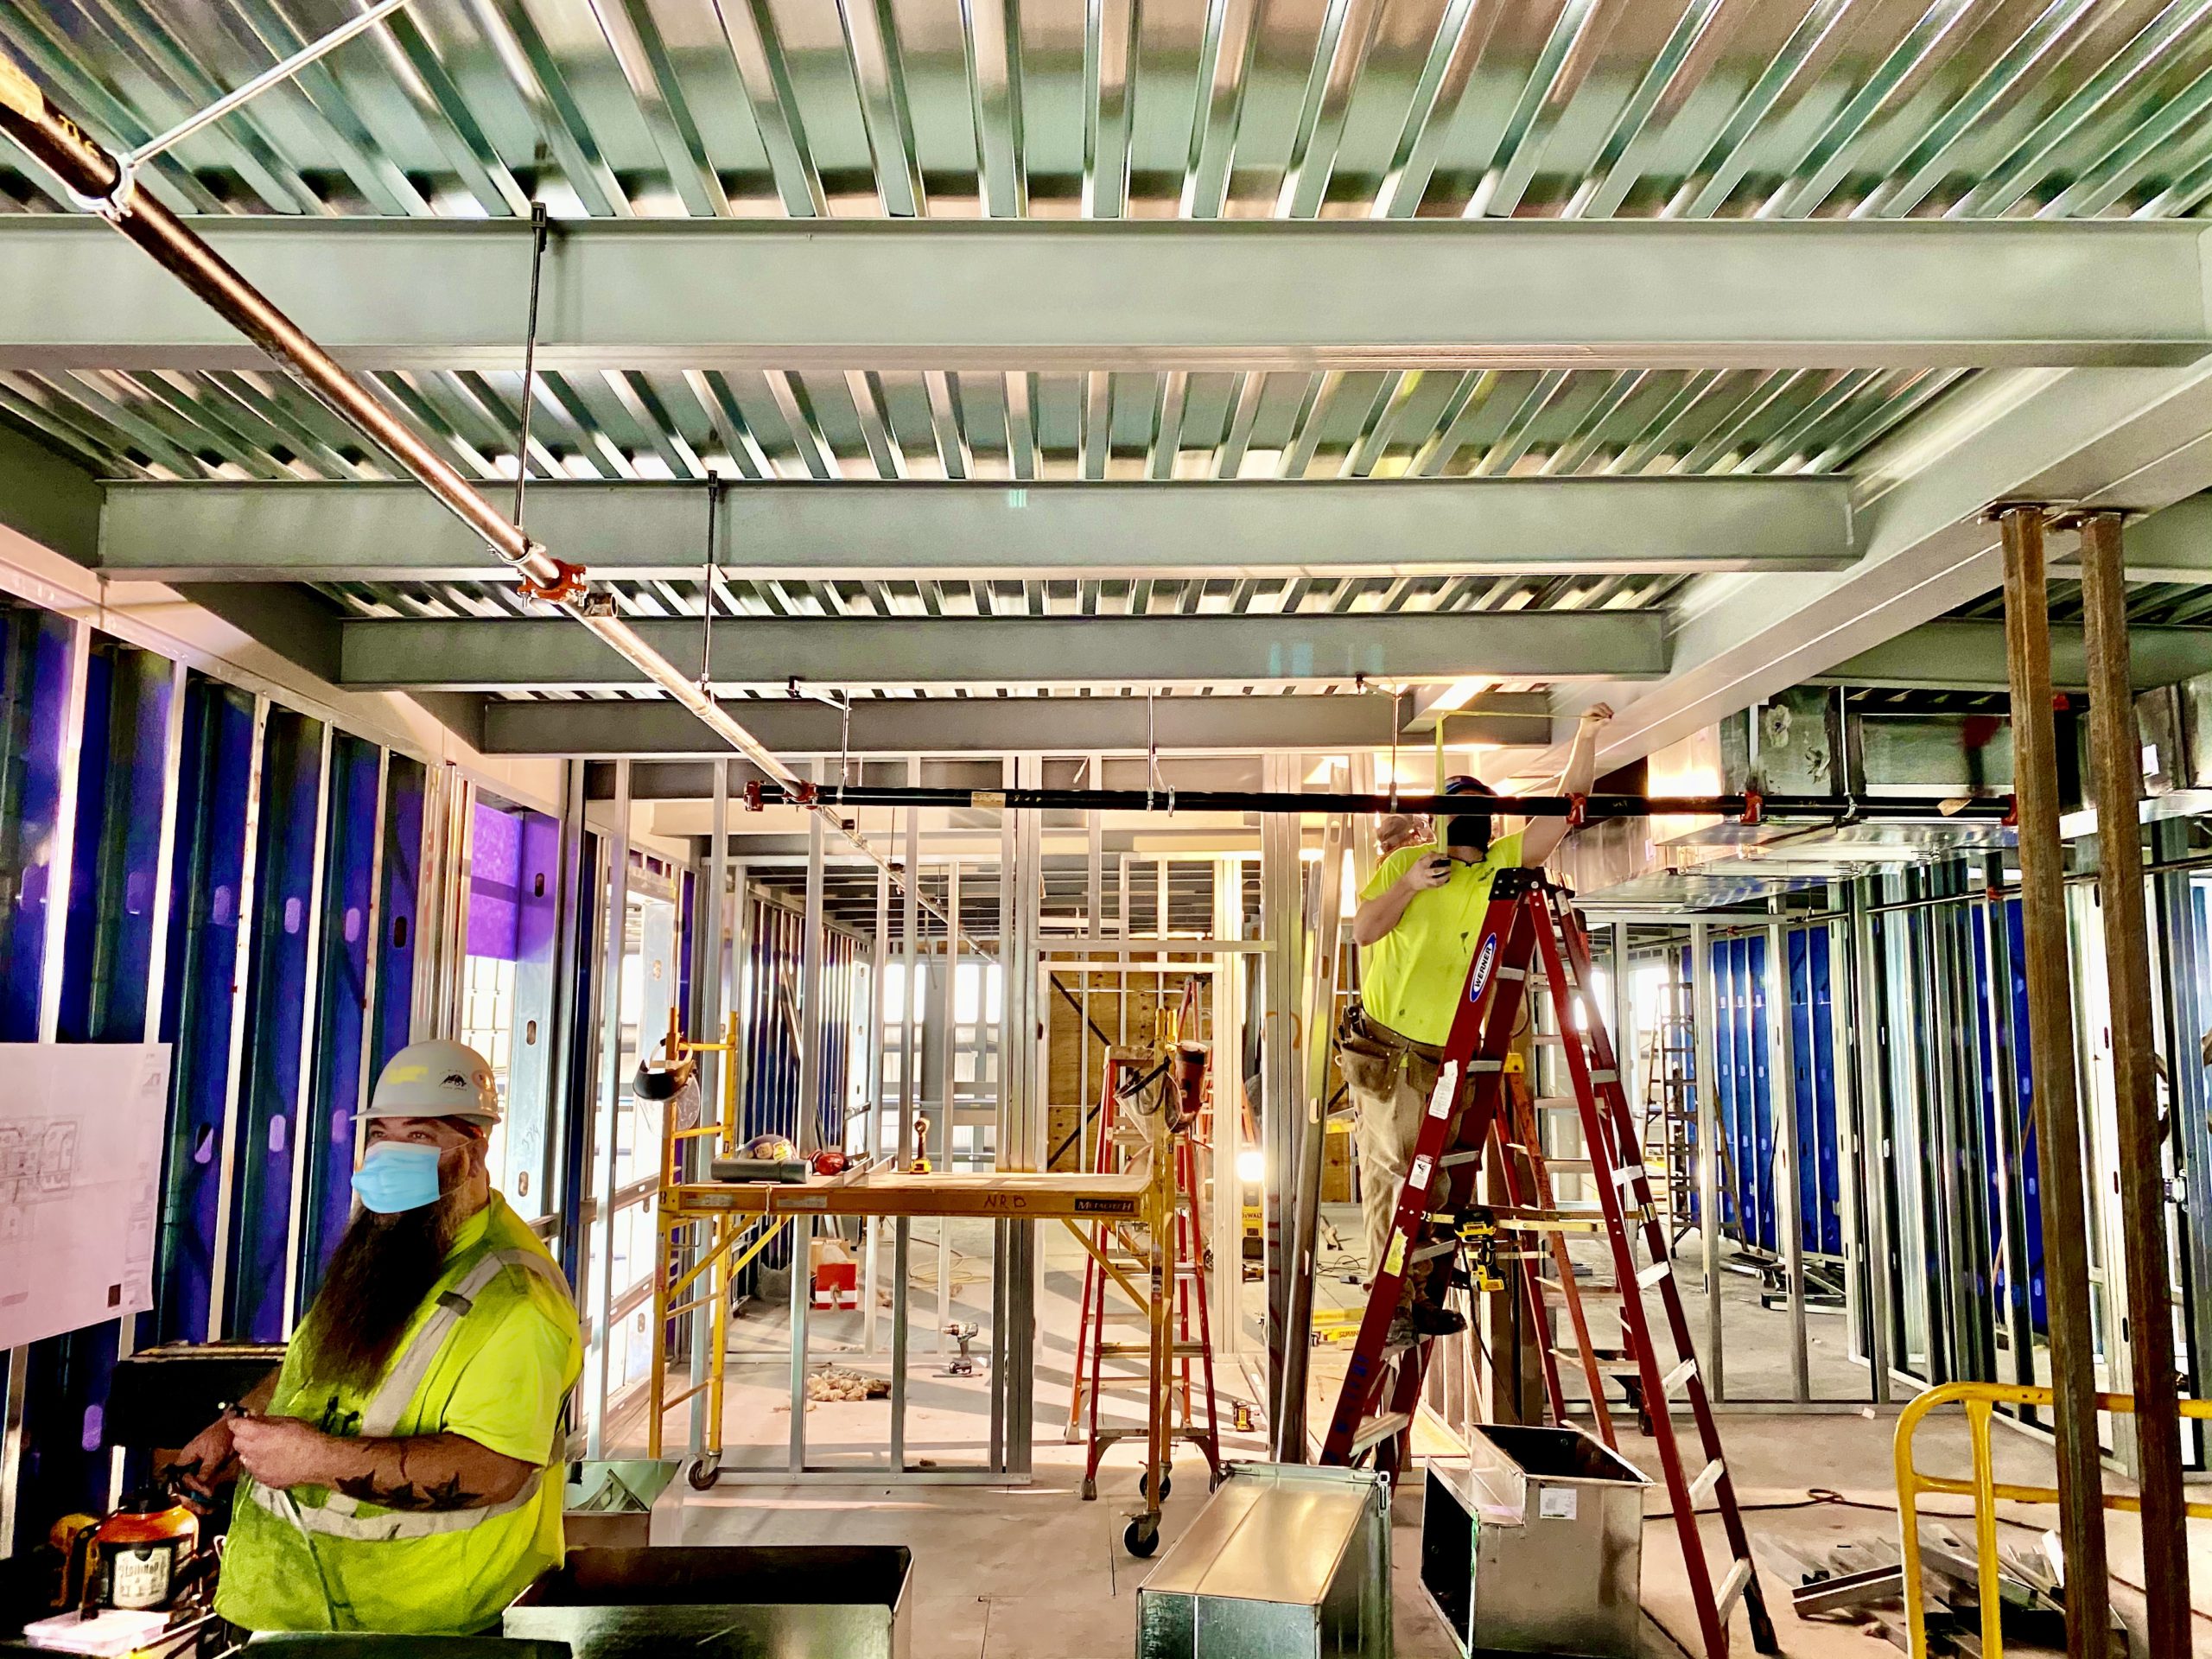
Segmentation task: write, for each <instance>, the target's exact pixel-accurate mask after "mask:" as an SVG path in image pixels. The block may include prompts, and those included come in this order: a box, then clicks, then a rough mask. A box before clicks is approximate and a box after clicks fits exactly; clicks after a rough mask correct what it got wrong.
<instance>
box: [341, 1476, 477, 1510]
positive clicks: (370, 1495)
mask: <svg viewBox="0 0 2212 1659" xmlns="http://www.w3.org/2000/svg"><path fill="white" fill-rule="evenodd" d="M338 1490H339V1491H341V1492H343V1493H345V1494H346V1497H353V1498H359V1500H360V1501H361V1502H362V1503H375V1504H378V1505H379V1506H381V1507H382V1508H385V1509H387V1510H472V1509H474V1508H475V1507H476V1506H477V1505H478V1504H480V1503H483V1502H484V1501H485V1500H484V1498H483V1497H482V1496H481V1495H480V1494H479V1493H476V1492H469V1491H462V1490H461V1478H460V1477H459V1476H458V1475H456V1476H454V1478H452V1479H450V1480H448V1481H445V1482H443V1483H442V1484H438V1485H435V1486H431V1487H429V1488H427V1489H425V1488H423V1487H418V1486H416V1484H415V1483H414V1482H413V1481H411V1480H410V1481H402V1482H401V1483H400V1484H398V1485H397V1486H385V1485H383V1484H380V1483H378V1480H377V1478H376V1477H375V1476H374V1475H358V1476H355V1477H354V1478H352V1479H350V1480H341V1481H340V1482H339V1483H338Z"/></svg>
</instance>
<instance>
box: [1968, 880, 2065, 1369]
mask: <svg viewBox="0 0 2212 1659" xmlns="http://www.w3.org/2000/svg"><path fill="white" fill-rule="evenodd" d="M2005 937H2006V938H2007V940H2008V941H2009V944H2008V949H2007V951H2006V959H2007V961H2008V962H2009V963H2011V965H2012V983H2011V984H2009V985H2007V986H2005V987H2003V988H2002V994H2003V995H2004V996H2005V1002H2006V1004H2007V1005H2008V1006H2007V1009H2006V1012H2008V1013H2009V1014H2010V1016H2011V1019H2012V1031H2013V1033H2014V1038H2015V1040H2014V1041H2013V1043H2012V1066H2013V1075H2014V1077H2015V1078H2016V1079H2017V1084H2016V1086H2017V1089H2018V1101H2019V1113H2020V1179H2019V1182H2018V1192H2019V1198H2018V1200H2017V1206H2018V1208H2019V1209H2020V1210H2022V1211H2023V1212H2024V1213H2023V1214H2022V1215H2021V1217H2020V1228H2021V1231H2022V1233H2023V1234H2024V1236H2026V1238H2027V1241H2028V1318H2029V1319H2030V1321H2031V1324H2032V1325H2033V1326H2034V1328H2035V1329H2036V1330H2037V1331H2040V1332H2044V1334H2045V1335H2048V1334H2050V1318H2049V1307H2048V1304H2047V1303H2046V1301H2045V1300H2044V1282H2043V1169H2042V1163H2041V1160H2040V1157H2039V1155H2038V1153H2037V1144H2036V1116H2035V1104H2036V1086H2035V1072H2034V1071H2033V1069H2032V1065H2031V1058H2030V1056H2029V1053H2028V1046H2027V1044H2026V1043H2025V1042H2024V1041H2023V1040H2020V1039H2021V1038H2023V1037H2024V1035H2025V1033H2026V1032H2027V1029H2028V972H2027V967H2026V963H2027V959H2028V953H2027V939H2026V936H2025V933H2024V924H2023V923H2022V921H2021V912H2020V901H2019V900H2018V899H2006V900H2005ZM1977 980H1978V984H1977V989H1978V991H1979V992H1980V995H1981V996H1983V997H1985V998H1986V997H1987V996H1988V995H1989V994H1990V985H1989V976H1988V973H1987V970H1986V967H1985V968H1984V969H1983V970H1982V971H1981V972H1980V974H1979V975H1977ZM1993 1223H1994V1225H1993V1229H1992V1230H1993V1235H1994V1236H2002V1234H2001V1233H2000V1232H1999V1231H1998V1229H1999V1228H2001V1227H2002V1226H2004V1225H2005V1223H2004V1221H2003V1218H2002V1217H1993Z"/></svg>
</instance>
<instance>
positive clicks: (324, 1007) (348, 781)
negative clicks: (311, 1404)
mask: <svg viewBox="0 0 2212 1659" xmlns="http://www.w3.org/2000/svg"><path fill="white" fill-rule="evenodd" d="M382 769H383V768H382V766H381V756H380V753H379V751H378V749H377V748H376V747H374V746H373V745H372V744H368V743H365V742H363V741H361V740H360V739H359V738H357V737H353V736H350V735H348V734H346V733H344V732H339V733H334V734H333V735H332V738H331V742H330V781H329V785H328V788H327V808H326V810H327V829H326V830H325V832H324V852H323V870H322V929H321V938H320V939H319V940H318V942H317V950H318V954H319V955H320V956H321V965H320V968H319V969H318V976H319V977H318V982H317V989H316V995H315V1042H314V1043H313V1045H311V1047H310V1052H309V1057H308V1058H309V1059H310V1061H311V1063H312V1065H313V1066H314V1078H313V1083H312V1090H311V1093H310V1094H309V1096H308V1109H307V1110H306V1111H305V1112H303V1113H302V1116H301V1123H300V1141H301V1145H300V1148H299V1154H298V1155H299V1156H300V1157H301V1158H302V1160H305V1162H306V1168H305V1170H304V1172H303V1176H304V1184H303V1185H302V1192H301V1222H300V1235H301V1238H300V1251H301V1261H300V1266H299V1272H300V1294H299V1301H298V1306H302V1307H304V1306H307V1304H308V1300H309V1299H310V1298H311V1297H313V1296H314V1294H315V1288H316V1287H317V1286H319V1285H320V1284H321V1282H322V1269H323V1266H324V1264H325V1263H326V1262H328V1261H329V1259H330V1252H331V1251H332V1250H334V1249H336V1248H337V1246H338V1236H339V1235H340V1233H341V1232H343V1231H344V1230H345V1228H346V1217H347V1216H348V1214H350V1213H351V1211H352V1209H353V1154H354V1135H353V1118H354V1114H355V1113H356V1112H358V1111H359V1109H360V1099H361V1091H362V1089H363V1087H364V1086H365V1084H366V1082H367V1078H366V1077H365V1072H364V1068H363V1059H364V1056H363V1052H362V1049H363V1044H364V1040H365V1037H366V1034H367V1027H366V1020H367V1014H368V1003H369V990H370V986H369V962H370V956H371V950H372V933H373V932H374V931H375V929H374V925H373V924H372V919H371V918H372V916H373V914H374V908H373V899H372V895H373V893H374V892H375V878H376V862H377V845H378V834H377V823H378V805H379V803H378V792H377V786H378V782H379V773H380V772H381V771H382Z"/></svg>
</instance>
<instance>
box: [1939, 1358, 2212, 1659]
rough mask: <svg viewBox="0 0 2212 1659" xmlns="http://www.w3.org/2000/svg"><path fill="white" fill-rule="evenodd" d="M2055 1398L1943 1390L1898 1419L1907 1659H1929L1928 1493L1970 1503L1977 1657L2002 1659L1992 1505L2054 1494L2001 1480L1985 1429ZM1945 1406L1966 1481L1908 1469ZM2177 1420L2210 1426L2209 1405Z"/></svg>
mask: <svg viewBox="0 0 2212 1659" xmlns="http://www.w3.org/2000/svg"><path fill="white" fill-rule="evenodd" d="M2054 1397H2055V1396H2054V1395H2052V1393H2051V1390H2050V1389H2041V1388H2035V1387H2032V1386H2031V1385H2029V1384H2027V1383H1942V1384H1941V1385H1939V1386H1938V1387H1936V1388H1932V1389H1928V1390H1926V1391H1925V1392H1923V1393H1922V1394H1921V1395H1918V1396H1917V1397H1916V1398H1915V1399H1914V1400H1913V1402H1911V1403H1910V1405H1908V1406H1907V1407H1905V1408H1904V1412H1903V1413H1902V1414H1900V1415H1899V1416H1898V1418H1897V1441H1896V1451H1897V1530H1898V1533H1899V1540H1898V1541H1899V1543H1900V1545H1901V1546H1902V1547H1903V1549H1904V1609H1905V1624H1906V1628H1907V1629H1908V1630H1910V1632H1911V1637H1912V1659H1928V1599H1927V1594H1926V1592H1925V1591H1923V1588H1922V1586H1921V1581H1920V1498H1921V1495H1922V1494H1923V1493H1926V1492H1942V1493H1948V1494H1950V1495H1952V1496H1955V1497H1971V1498H1972V1499H1974V1554H1975V1558H1976V1560H1975V1564H1976V1567H1978V1569H1979V1575H1980V1594H1981V1651H1982V1653H1983V1655H1984V1656H1985V1659H2002V1656H2003V1654H2004V1651H2005V1638H2004V1633H2003V1631H2002V1630H2000V1629H1999V1622H2000V1619H2001V1617H2002V1610H2001V1605H2000V1597H1999V1588H1998V1567H1997V1501H1998V1499H1999V1498H2009V1499H2011V1500H2012V1502H2014V1503H2057V1502H2058V1489H2057V1488H2056V1486H2018V1485H2015V1484H2012V1482H2010V1481H2000V1480H1999V1479H1998V1478H1997V1475H1996V1471H1995V1469H1994V1467H1993V1465H1992V1463H1991V1453H1990V1434H1989V1427H1990V1421H1991V1419H1992V1418H1993V1416H1994V1415H1995V1413H1996V1409H1997V1408H1998V1407H1999V1406H2000V1405H2015V1406H2049V1405H2050V1404H2051V1403H2052V1402H2053V1399H2054ZM1951 1405H1956V1406H1963V1407H1965V1408H1966V1414H1967V1438H1968V1439H1969V1440H1970V1441H1971V1442H1972V1444H1973V1447H1974V1478H1973V1479H1971V1480H1960V1479H1957V1478H1955V1477H1953V1476H1949V1475H1930V1474H1925V1473H1923V1472H1922V1471H1921V1470H1920V1468H1919V1467H1918V1466H1917V1465H1916V1464H1915V1463H1914V1462H1913V1458H1912V1437H1913V1432H1914V1431H1915V1430H1916V1429H1917V1428H1918V1427H1920V1424H1921V1421H1922V1420H1923V1418H1925V1417H1926V1416H1927V1415H1928V1414H1929V1412H1931V1411H1933V1410H1935V1409H1936V1408H1937V1407H1938V1406H1951ZM2097 1409H2099V1410H2100V1411H2109V1412H2118V1413H2122V1414H2132V1413H2133V1411H2134V1409H2135V1396H2134V1395H2132V1394H2101V1395H2098V1396H2097ZM2181 1414H2182V1415H2183V1416H2184V1417H2197V1418H2205V1419H2212V1400H2184V1401H2183V1402H2181ZM2104 1506H2105V1508H2107V1509H2108V1510H2140V1509H2141V1508H2142V1507H2143V1505H2142V1502H2141V1500H2140V1499H2139V1498H2136V1497H2130V1496H2128V1495H2126V1494H2124V1493H2119V1492H2107V1493H2106V1494H2105V1495H2104ZM2183 1508H2184V1509H2185V1510H2187V1511H2188V1512H2189V1513H2190V1515H2192V1516H2197V1517H2198V1518H2200V1519H2202V1518H2205V1517H2212V1503H2189V1504H2184V1505H2183Z"/></svg>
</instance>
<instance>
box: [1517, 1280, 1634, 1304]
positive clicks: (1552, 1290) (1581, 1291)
mask: <svg viewBox="0 0 2212 1659" xmlns="http://www.w3.org/2000/svg"><path fill="white" fill-rule="evenodd" d="M1536 1283H1537V1284H1538V1285H1540V1286H1541V1287H1543V1292H1544V1294H1545V1295H1547V1296H1564V1295H1565V1294H1567V1287H1566V1286H1565V1285H1564V1284H1562V1283H1560V1281H1558V1280H1556V1279H1542V1278H1540V1279H1538V1280H1537V1281H1536ZM1574 1294H1576V1295H1577V1296H1579V1297H1580V1298H1581V1299H1582V1300H1584V1301H1591V1300H1605V1299H1607V1298H1613V1297H1618V1296H1619V1294H1621V1287H1619V1286H1618V1285H1580V1284H1578V1285H1577V1286H1575V1287H1574Z"/></svg>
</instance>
